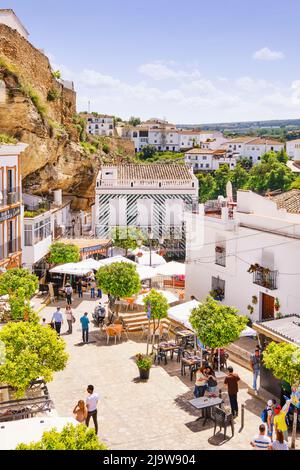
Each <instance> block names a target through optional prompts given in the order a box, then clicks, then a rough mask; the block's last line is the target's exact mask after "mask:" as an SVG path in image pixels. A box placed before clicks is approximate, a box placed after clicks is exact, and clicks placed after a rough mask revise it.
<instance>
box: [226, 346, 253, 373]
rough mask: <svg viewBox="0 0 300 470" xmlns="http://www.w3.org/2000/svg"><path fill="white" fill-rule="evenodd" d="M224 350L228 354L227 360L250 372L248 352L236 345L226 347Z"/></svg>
mask: <svg viewBox="0 0 300 470" xmlns="http://www.w3.org/2000/svg"><path fill="white" fill-rule="evenodd" d="M226 350H227V351H228V354H229V359H230V360H231V361H233V362H235V363H236V364H239V365H240V366H243V367H245V368H246V369H249V370H251V367H250V357H251V354H250V352H249V351H246V350H245V349H242V348H240V347H239V346H237V345H236V344H231V345H230V346H227V347H226Z"/></svg>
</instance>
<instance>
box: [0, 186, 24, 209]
mask: <svg viewBox="0 0 300 470" xmlns="http://www.w3.org/2000/svg"><path fill="white" fill-rule="evenodd" d="M18 202H21V191H20V188H12V189H10V190H9V191H6V190H3V191H2V190H0V207H5V206H11V205H14V204H17V203H18Z"/></svg>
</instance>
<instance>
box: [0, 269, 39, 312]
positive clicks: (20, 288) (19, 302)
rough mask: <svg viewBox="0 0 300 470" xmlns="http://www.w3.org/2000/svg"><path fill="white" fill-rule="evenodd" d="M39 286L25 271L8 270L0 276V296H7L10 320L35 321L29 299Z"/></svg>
mask: <svg viewBox="0 0 300 470" xmlns="http://www.w3.org/2000/svg"><path fill="white" fill-rule="evenodd" d="M38 286H39V281H38V278H37V276H36V275H35V274H31V273H30V272H29V271H28V270H27V269H10V270H8V271H7V272H6V273H4V274H2V275H1V276H0V295H8V297H9V299H8V303H9V306H10V317H9V318H10V319H12V320H16V321H18V320H30V321H37V320H38V318H37V315H35V314H34V312H33V310H32V308H31V306H30V299H31V298H32V297H33V295H34V294H35V292H36V291H37V289H38Z"/></svg>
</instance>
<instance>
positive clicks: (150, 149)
mask: <svg viewBox="0 0 300 470" xmlns="http://www.w3.org/2000/svg"><path fill="white" fill-rule="evenodd" d="M155 155H156V148H155V146H154V145H145V147H144V148H143V149H142V151H141V152H140V153H139V154H138V157H139V158H140V159H141V160H149V159H151V158H153V157H155Z"/></svg>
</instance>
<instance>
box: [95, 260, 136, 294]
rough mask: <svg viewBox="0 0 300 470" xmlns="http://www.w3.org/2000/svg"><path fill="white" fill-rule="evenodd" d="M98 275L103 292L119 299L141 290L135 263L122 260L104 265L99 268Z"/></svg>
mask: <svg viewBox="0 0 300 470" xmlns="http://www.w3.org/2000/svg"><path fill="white" fill-rule="evenodd" d="M96 277H97V281H98V285H99V287H100V288H101V289H102V290H103V292H104V293H105V294H111V295H112V296H113V297H115V298H117V299H122V298H124V297H130V296H132V295H135V294H137V293H138V292H139V291H140V290H141V281H140V277H139V275H138V273H137V270H136V265H135V264H131V263H125V262H121V263H113V264H111V265H109V266H103V267H102V268H100V269H99V270H98V272H97V274H96Z"/></svg>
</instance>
